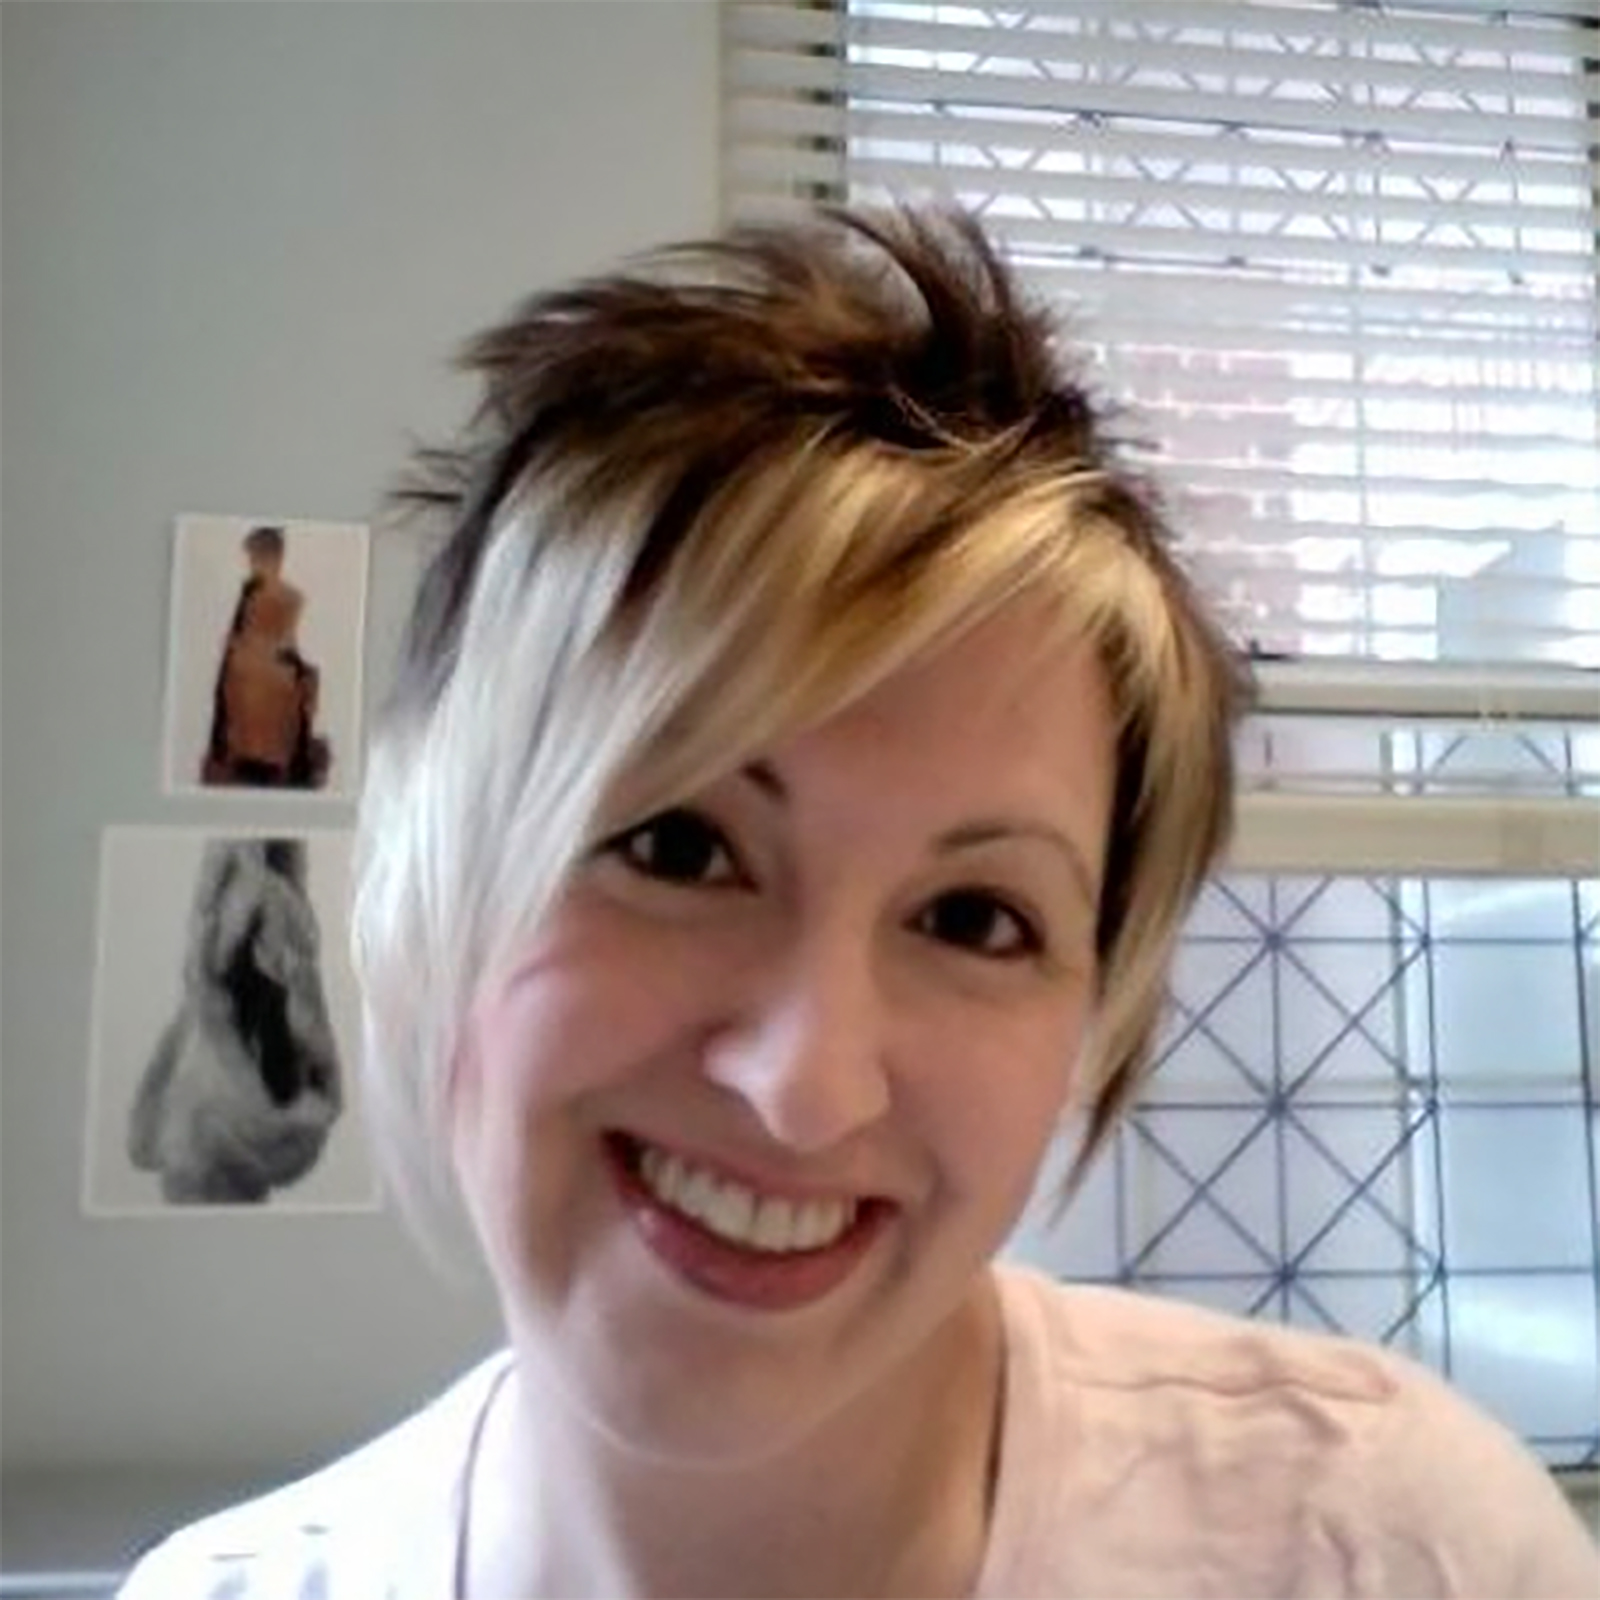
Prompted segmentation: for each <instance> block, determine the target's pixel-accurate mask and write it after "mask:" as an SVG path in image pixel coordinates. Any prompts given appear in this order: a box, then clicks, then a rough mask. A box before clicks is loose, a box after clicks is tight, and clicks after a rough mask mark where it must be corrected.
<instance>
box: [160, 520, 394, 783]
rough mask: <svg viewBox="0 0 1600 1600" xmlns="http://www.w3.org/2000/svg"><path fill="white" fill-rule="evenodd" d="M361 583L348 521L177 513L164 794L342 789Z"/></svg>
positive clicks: (352, 747) (352, 773)
mask: <svg viewBox="0 0 1600 1600" xmlns="http://www.w3.org/2000/svg"><path fill="white" fill-rule="evenodd" d="M366 592H367V530H366V528H365V527H363V526H361V525H360V524H355V523H339V522H305V521H288V520H280V521H272V520H262V519H253V518H249V517H202V516H186V517H180V518H179V519H178V523H177V528H176V531H175V534H174V538H173V556H172V594H171V603H170V607H169V613H168V615H169V619H170V621H169V637H168V645H167V653H168V662H167V709H166V740H165V744H166V749H165V757H164V761H165V768H166V770H165V782H166V788H167V790H168V792H169V793H180V794H181V793H187V792H193V791H196V790H205V791H207V792H212V793H229V792H232V793H236V794H249V795H260V794H263V793H285V792H287V793H299V794H302V795H325V796H328V797H330V798H333V799H351V798H353V797H354V795H355V793H356V789H357V787H358V782H359V777H360V774H359V772H358V770H357V768H358V765H359V750H360V737H361V726H360V724H361V662H362V648H363V639H362V633H363V622H364V617H365V609H366Z"/></svg>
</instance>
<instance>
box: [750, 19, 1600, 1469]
mask: <svg viewBox="0 0 1600 1600" xmlns="http://www.w3.org/2000/svg"><path fill="white" fill-rule="evenodd" d="M725 18H726V28H727V52H726V62H727V78H728V84H727V101H726V109H725V129H726V137H725V143H726V164H725V171H726V179H727V182H726V190H727V203H728V207H729V209H730V211H731V212H732V213H734V214H736V215H758V214H769V213H773V212H784V211H790V210H793V209H796V208H799V207H803V206H805V205H807V204H809V203H811V202H813V201H815V200H817V199H823V198H832V199H837V198H851V199H855V200H862V201H873V200H881V199H886V198H902V199H903V198H913V197H916V196H918V195H925V194H937V195H941V196H946V197H953V198H955V199H957V200H959V201H960V202H961V203H962V204H964V205H965V206H967V207H968V208H969V209H971V210H973V211H975V212H977V213H978V214H979V215H980V216H981V217H982V219H983V220H984V222H985V223H986V225H987V226H988V227H989V229H990V230H991V231H992V232H993V233H994V234H995V235H996V236H997V237H999V238H1000V239H1001V240H1002V242H1003V243H1004V244H1005V245H1006V246H1007V248H1008V251H1009V253H1010V254H1011V255H1012V257H1013V259H1014V260H1015V261H1017V263H1018V264H1019V265H1020V266H1021V267H1022V269H1023V271H1024V272H1025V274H1026V275H1027V276H1028V277H1029V278H1030V280H1031V281H1032V283H1033V284H1034V285H1035V286H1036V287H1037V288H1038V289H1039V290H1040V291H1041V292H1043V293H1046V294H1049V295H1052V296H1057V297H1059V299H1060V302H1061V304H1062V306H1063V308H1064V309H1066V310H1067V311H1068V312H1069V313H1070V314H1071V315H1072V317H1073V319H1074V321H1075V322H1076V324H1077V327H1078V331H1079V335H1080V341H1081V342H1083V343H1084V344H1085V347H1086V350H1087V352H1088V354H1089V355H1090V356H1091V358H1092V360H1093V363H1094V369H1095V370H1094V376H1095V378H1096V381H1097V382H1098V383H1099V384H1100V385H1101V386H1102V387H1104V388H1106V389H1107V390H1109V391H1111V392H1112V393H1115V394H1123V395H1126V396H1127V397H1128V398H1129V399H1130V401H1131V403H1132V405H1133V406H1134V408H1135V410H1134V415H1135V416H1136V417H1137V418H1138V419H1139V420H1140V421H1141V422H1142V423H1143V424H1144V425H1145V427H1146V428H1147V430H1148V432H1149V434H1150V435H1151V436H1152V437H1153V438H1156V439H1158V440H1160V441H1162V443H1161V446H1160V453H1159V454H1158V455H1156V456H1154V457H1153V460H1154V464H1155V465H1156V467H1157V469H1158V471H1159V472H1160V473H1161V474H1162V475H1163V476H1164V477H1165V478H1166V479H1167V480H1168V482H1169V483H1170V484H1171V485H1172V486H1173V487H1174V490H1175V492H1176V493H1177V495H1178V496H1179V498H1178V500H1177V505H1178V509H1179V512H1180V520H1181V524H1182V527H1183V529H1184V538H1185V547H1186V548H1185V553H1186V554H1187V555H1188V557H1189V558H1190V560H1191V561H1192V564H1193V566H1194V569H1195V571H1196V573H1197V574H1198V575H1199V576H1200V577H1201V579H1202V581H1203V582H1204V583H1205V584H1206V585H1207V586H1208V588H1209V589H1210V590H1211V592H1212V594H1213V595H1214V597H1215V598H1216V600H1217V603H1218V604H1219V606H1220V607H1221V608H1222V610H1223V612H1224V615H1225V616H1226V618H1227V619H1228V621H1229V625H1230V627H1231V628H1232V630H1233V632H1234V634H1235V636H1236V638H1237V640H1238V642H1239V644H1240V647H1241V649H1249V650H1251V651H1252V652H1253V653H1254V654H1255V655H1256V656H1257V657H1258V659H1259V660H1260V662H1261V668H1260V671H1261V677H1262V687H1263V714H1262V715H1261V716H1259V717H1258V718H1256V719H1254V720H1253V722H1252V725H1251V726H1250V727H1249V728H1247V729H1246V730H1245V733H1244V739H1243V743H1244V748H1243V750H1242V757H1243V764H1244V768H1245V773H1246V790H1247V792H1246V794H1245V796H1244V798H1243V801H1242V804H1241V816H1240V827H1239V837H1238V843H1237V847H1236V850H1235V853H1234V859H1233V860H1232V862H1231V863H1230V865H1229V870H1228V871H1227V872H1225V873H1224V874H1222V875H1221V876H1219V878H1218V879H1217V880H1216V881H1215V882H1214V883H1213V884H1212V885H1210V886H1209V887H1208V890H1207V892H1206V895H1205V897H1204V898H1203V900H1202V902H1201V904H1200V905H1199V907H1198V908H1197V910H1196V913H1195V916H1194V919H1193V921H1192V924H1191V926H1190V928H1189V930H1188V933H1187V936H1186V940H1185V945H1184V948H1183V951H1182V954H1181V957H1180V960H1179V963H1178V968H1177V972H1176V974H1175V979H1174V986H1173V1004H1172V1008H1171V1018H1170V1022H1169V1026H1168V1029H1167V1032H1166V1036H1165V1040H1164V1042H1163V1046H1162V1061H1161V1066H1160V1069H1159V1071H1158V1074H1157V1076H1156V1079H1155V1082H1154V1088H1153V1093H1152V1095H1151V1097H1150V1099H1149V1101H1148V1103H1147V1105H1146V1106H1145V1107H1144V1108H1143V1109H1142V1110H1141V1111H1140V1112H1139V1113H1138V1114H1137V1115H1136V1116H1135V1117H1134V1118H1133V1119H1132V1120H1130V1122H1129V1124H1128V1125H1127V1127H1126V1128H1125V1129H1124V1131H1123V1133H1122V1135H1121V1136H1120V1139H1119V1140H1118V1142H1117V1144H1116V1146H1115V1147H1114V1148H1113V1149H1112V1150H1111V1151H1110V1152H1109V1153H1108V1155H1107V1157H1106V1159H1105V1160H1104V1161H1103V1162H1102V1163H1101V1164H1100V1166H1099V1167H1098V1168H1097V1170H1096V1173H1095V1174H1094V1176H1093V1177H1092V1179H1091V1181H1090V1183H1089V1185H1088V1187H1087V1188H1086V1190H1085V1191H1084V1193H1083V1194H1082V1195H1081V1196H1080V1198H1079V1199H1078V1201H1077V1202H1076V1203H1075V1205H1074V1207H1073V1208H1072V1209H1071V1210H1070V1211H1069V1212H1068V1213H1067V1215H1066V1217H1065V1218H1064V1219H1063V1221H1062V1223H1061V1224H1060V1225H1059V1227H1057V1228H1056V1229H1054V1230H1051V1231H1046V1230H1045V1229H1044V1228H1043V1226H1042V1225H1041V1224H1042V1219H1043V1217H1044V1215H1045V1214H1046V1212H1047V1211H1048V1207H1047V1206H1043V1205H1041V1207H1040V1208H1039V1210H1038V1213H1037V1214H1036V1215H1035V1216H1032V1217H1030V1219H1029V1221H1028V1222H1027V1223H1026V1224H1025V1226H1024V1228H1023V1229H1022V1231H1021V1233H1020V1234H1019V1237H1018V1240H1017V1247H1018V1249H1019V1250H1020V1251H1022V1252H1023V1253H1024V1254H1029V1255H1032V1256H1033V1257H1034V1258H1035V1259H1038V1260H1042V1261H1045V1262H1048V1263H1050V1264H1052V1265H1055V1266H1059V1267H1060V1269H1061V1270H1063V1271H1065V1272H1069V1273H1071V1274H1073V1275H1074V1276H1079V1277H1085V1278H1102V1279H1107V1280H1110V1281H1122V1282H1135V1283H1139V1284H1142V1285H1145V1286H1147V1287H1150V1288H1153V1289H1155V1290H1157V1291H1163V1290H1171V1291H1175V1292H1179V1293H1182V1294H1183V1295H1185V1296H1186V1297H1189V1298H1198V1299H1202V1300H1208V1301H1212V1302H1215V1303H1219V1304H1222V1305H1225V1306H1227V1307H1228V1308H1230V1309H1235V1310H1240V1311H1245V1312H1248V1313H1251V1314H1254V1315H1263V1316H1272V1317H1278V1318H1282V1319H1285V1320H1288V1321H1293V1322H1299V1323H1304V1324H1307V1325H1310V1326H1316V1327H1322V1328H1330V1329H1344V1330H1347V1331H1350V1332H1354V1333H1358V1334H1360V1335H1362V1336H1365V1337H1369V1338H1375V1339H1379V1340H1384V1341H1387V1342H1389V1343H1391V1344H1394V1345H1396V1346H1397V1347H1400V1348H1403V1349H1406V1350H1408V1351H1409V1352H1410V1353H1412V1354H1414V1355H1416V1356H1418V1357H1420V1358H1421V1359H1424V1360H1427V1361H1430V1362H1432V1363H1434V1364H1435V1365H1437V1366H1439V1367H1441V1368H1442V1369H1444V1370H1446V1371H1447V1372H1449V1373H1450V1374H1451V1376H1452V1377H1453V1378H1454V1379H1455V1380H1456V1381H1457V1382H1458V1383H1460V1384H1461V1385H1462V1387H1463V1388H1465V1389H1466V1390H1467V1391H1468V1392H1470V1393H1474V1394H1475V1395H1477V1397H1478V1398H1479V1399H1480V1400H1482V1401H1483V1403H1484V1404H1486V1405H1487V1406H1489V1407H1490V1409H1492V1410H1495V1411H1497V1412H1498V1413H1499V1414H1500V1415H1501V1416H1502V1417H1503V1418H1505V1419H1506V1420H1507V1421H1508V1422H1509V1423H1511V1424H1512V1425H1513V1426H1515V1427H1517V1428H1518V1429H1519V1430H1520V1431H1521V1432H1522V1433H1523V1434H1524V1436H1525V1437H1527V1438H1528V1439H1529V1440H1530V1441H1531V1442H1532V1443H1533V1444H1534V1446H1535V1448H1537V1449H1538V1450H1540V1451H1541V1452H1542V1453H1543V1455H1544V1456H1545V1458H1546V1459H1547V1460H1549V1461H1550V1462H1551V1463H1552V1464H1554V1465H1563V1466H1581V1465H1589V1466H1595V1465H1597V1464H1600V1167H1597V1151H1596V1145H1597V1141H1600V1059H1597V1058H1600V940H1597V936H1596V922H1597V918H1600V882H1597V880H1600V715H1597V713H1600V689H1597V684H1600V678H1597V676H1596V673H1595V670H1594V669H1596V668H1600V373H1597V363H1596V348H1597V329H1600V314H1597V294H1596V289H1597V277H1600V263H1597V254H1596V238H1597V229H1600V216H1597V190H1600V170H1597V161H1596V150H1597V148H1600V18H1597V17H1596V15H1595V13H1594V10H1593V6H1592V3H1591V0H1537V3H1535V0H1528V3H1525V4H1517V3H1515V0H1512V3H1506V4H1495V5H1493V6H1490V5H1488V4H1486V3H1484V0H1411V3H1404V4H1402V3H1395V4H1385V3H1382V0H1359V3H1358V0H1208V3H1207V4H1205V5H1203V6H1195V5H1192V4H1177V3H1167V0H1141V3H1140V4H1138V5H1137V6H1129V5H1124V4H1115V3H1106V0H1060V3H1055V4H1051V5H1048V6H1026V5H1008V6H993V7H986V6H976V5H933V4H904V3H880V0H834V3H827V0H817V3H805V0H796V3H787V4H785V3H778V4H767V5H760V4H735V5H732V6H729V7H728V8H727V9H726V11H725Z"/></svg>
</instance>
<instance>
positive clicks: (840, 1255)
mask: <svg viewBox="0 0 1600 1600" xmlns="http://www.w3.org/2000/svg"><path fill="white" fill-rule="evenodd" d="M605 1144H606V1160H607V1165H608V1166H609V1167H610V1169H611V1172H612V1176H613V1177H614V1179H615V1181H616V1184H617V1190H618V1193H619V1194H620V1195H621V1197H622V1201H623V1204H624V1205H625V1206H626V1207H627V1208H628V1212H629V1214H630V1215H631V1217H632V1219H633V1222H634V1225H635V1226H636V1227H637V1228H638V1230H639V1233H640V1235H641V1236H642V1237H643V1239H644V1242H645V1244H646V1245H647V1246H648V1247H649V1249H650V1250H651V1252H652V1253H653V1254H654V1255H655V1256H656V1257H657V1259H659V1260H661V1261H663V1262H665V1263H666V1265H667V1266H669V1267H671V1268H672V1269H673V1271H674V1272H676V1273H677V1275H678V1276H679V1277H681V1278H684V1279H686V1280H687V1281H688V1282H689V1283H690V1284H692V1285H693V1286H694V1287H695V1288H696V1289H698V1290H700V1291H701V1292H702V1293H703V1294H707V1295H709V1296H711V1298H712V1299H714V1300H722V1301H726V1302H727V1303H729V1304H731V1305H737V1306H743V1307H747V1308H749V1309H752V1310H757V1311H793V1310H797V1309H799V1308H800V1307H801V1306H807V1305H811V1304H812V1303H813V1302H815V1301H818V1300H821V1299H822V1298H823V1297H824V1296H826V1295H828V1294H830V1293H831V1292H832V1291H833V1290H834V1289H836V1288H838V1287H839V1285H840V1284H841V1283H843V1282H844V1280H845V1279H846V1278H848V1277H849V1276H850V1274H851V1273H852V1272H854V1271H855V1268H856V1266H857V1264H858V1263H859V1262H860V1261H861V1258H862V1257H863V1256H864V1255H866V1253H867V1251H868V1250H870V1249H871V1248H872V1244H873V1241H874V1240H875V1239H876V1238H877V1237H878V1235H879V1233H880V1232H882V1230H883V1227H884V1225H885V1224H886V1223H887V1222H888V1220H889V1215H890V1212H891V1210H892V1209H893V1208H892V1207H891V1206H889V1205H888V1204H887V1203H885V1202H882V1201H874V1200H868V1201H864V1202H862V1203H861V1204H860V1205H859V1206H858V1207H857V1211H856V1219H855V1221H854V1222H853V1223H851V1225H850V1226H849V1227H848V1228H846V1229H845V1231H844V1232H843V1233H842V1234H841V1235H840V1236H839V1237H838V1238H837V1239H835V1240H834V1242H833V1243H832V1244H829V1245H824V1246H823V1247H822V1248H821V1249H818V1250H794V1251H789V1252H786V1253H784V1254H781V1255H780V1254H775V1253H773V1252H770V1251H763V1250H747V1249H745V1248H744V1247H743V1246H741V1245H737V1244H731V1243H729V1241H728V1240H726V1239H721V1238H718V1236H717V1235H716V1234H714V1233H711V1232H709V1231H708V1230H707V1229H705V1228H703V1227H701V1226H700V1224H699V1223H697V1222H695V1221H693V1220H692V1219H690V1218H689V1217H686V1216H683V1215H682V1214H681V1213H679V1212H676V1211H673V1210H671V1209H669V1208H668V1207H667V1206H664V1205H662V1203H661V1202H660V1201H659V1200H658V1199H656V1197H655V1195H654V1194H652V1193H651V1191H650V1190H649V1189H648V1188H646V1186H645V1184H644V1181H643V1179H641V1178H640V1177H639V1175H638V1173H637V1172H636V1171H635V1170H634V1168H633V1165H632V1163H631V1162H630V1160H629V1158H628V1155H627V1152H626V1150H625V1149H624V1148H623V1147H621V1145H620V1144H619V1142H618V1141H616V1140H614V1139H607V1140H606V1141H605Z"/></svg>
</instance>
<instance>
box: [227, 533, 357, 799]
mask: <svg viewBox="0 0 1600 1600" xmlns="http://www.w3.org/2000/svg"><path fill="white" fill-rule="evenodd" d="M244 549H245V557H246V560H247V561H248V562H249V566H250V575H249V577H247V578H246V579H245V581H244V583H243V584H242V585H241V586H240V590H239V599H238V603H237V604H236V605H235V607H234V612H233V621H232V623H231V624H230V625H229V628H228V634H227V638H226V639H225V641H224V642H223V648H222V662H221V665H220V666H219V667H218V669H217V681H216V687H215V689H214V690H213V692H212V715H211V732H210V736H209V738H208V739H207V742H206V752H205V756H204V759H203V760H202V762H201V770H200V781H201V782H202V783H204V784H207V785H210V786H219V787H227V786H236V785H241V784H243V785H250V786H253V787H258V788H278V789H282V788H287V789H320V788H322V787H323V785H324V784H325V783H326V782H327V776H328V768H329V765H330V759H331V752H330V751H329V749H328V744H327V741H326V740H325V739H323V738H322V737H321V736H320V735H318V734H316V733H314V732H313V729H314V728H315V726H316V717H317V695H318V684H319V679H320V674H319V673H318V671H317V669H316V668H315V667H313V666H312V665H311V664H310V663H309V662H308V661H307V660H306V659H305V657H304V656H302V655H301V654H300V646H299V627H300V618H301V615H302V613H303V612H304V610H305V596H304V595H303V594H302V593H301V592H300V590H299V589H297V588H296V587H295V586H294V585H293V584H291V583H289V582H287V581H286V580H285V579H284V578H283V576H282V572H283V550H284V538H283V530H282V529H281V528H254V529H252V530H251V532H250V533H249V535H248V536H247V537H246V539H245V541H244Z"/></svg>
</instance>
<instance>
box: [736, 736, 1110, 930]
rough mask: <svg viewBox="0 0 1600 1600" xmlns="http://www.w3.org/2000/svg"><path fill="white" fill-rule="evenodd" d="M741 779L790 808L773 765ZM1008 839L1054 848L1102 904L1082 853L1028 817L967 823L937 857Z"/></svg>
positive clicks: (751, 767)
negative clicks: (1031, 840) (1031, 841)
mask: <svg viewBox="0 0 1600 1600" xmlns="http://www.w3.org/2000/svg"><path fill="white" fill-rule="evenodd" d="M739 776H740V777H742V778H745V779H747V780H748V781H749V782H750V783H751V784H753V785H754V786H755V787H756V788H757V789H759V790H760V791H761V792H762V793H763V794H765V795H766V796H767V797H768V798H769V799H771V800H773V801H776V802H777V803H778V804H779V805H787V804H788V801H789V786H788V784H786V783H785V782H784V781H783V778H782V775H781V774H780V773H779V772H778V769H777V768H776V767H774V766H773V765H772V763H771V762H770V761H750V762H747V763H746V764H745V765H744V766H742V767H741V768H740V769H739ZM1007 839H1035V840H1038V841H1039V842H1040V843H1042V844H1047V845H1051V846H1052V847H1054V848H1055V849H1056V850H1058V851H1060V853H1061V854H1062V855H1063V856H1065V857H1066V861H1067V865H1068V867H1069V868H1070V869H1071V871H1072V876H1073V879H1074V880H1075V882H1076V883H1077V886H1078V889H1079V892H1080V893H1081V894H1082V895H1083V897H1084V899H1085V900H1086V901H1087V902H1088V903H1089V904H1090V905H1091V906H1097V905H1099V903H1100V885H1099V884H1098V883H1097V882H1096V880H1095V875H1094V874H1093V873H1092V872H1090V871H1089V867H1088V864H1087V863H1086V862H1085V861H1084V859H1083V852H1082V851H1080V850H1079V849H1078V847H1077V845H1076V844H1074V843H1073V841H1072V840H1071V839H1070V838H1069V837H1068V836H1067V835H1066V834H1065V833H1063V832H1062V831H1061V830H1060V829H1059V828H1053V827H1051V826H1050V824H1049V823H1047V822H1035V821H1033V820H1032V819H1031V818H1027V817H984V818H980V819H978V820H977V821H973V822H964V823H962V824H961V825H960V826H959V827H955V828H951V829H949V830H948V831H947V832H945V833H941V834H940V835H939V836H938V838H936V839H935V840H934V841H933V848H934V851H935V853H936V854H938V855H949V854H952V853H953V852H955V851H958V850H973V849H977V848H978V847H979V846H981V845H986V844H996V843H1000V842H1003V841H1005V840H1007Z"/></svg>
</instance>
